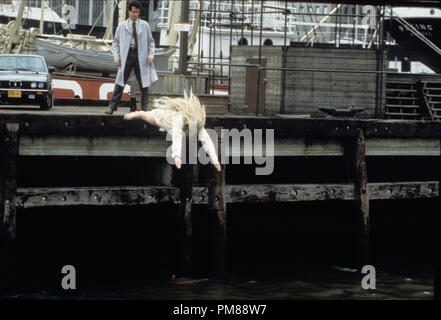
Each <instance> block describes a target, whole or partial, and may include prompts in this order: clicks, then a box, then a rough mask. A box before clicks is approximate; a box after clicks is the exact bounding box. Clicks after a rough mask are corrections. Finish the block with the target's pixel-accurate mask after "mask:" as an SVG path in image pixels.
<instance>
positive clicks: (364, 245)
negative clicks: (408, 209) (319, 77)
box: [344, 128, 371, 266]
mask: <svg viewBox="0 0 441 320" xmlns="http://www.w3.org/2000/svg"><path fill="white" fill-rule="evenodd" d="M356 132H357V134H356V136H355V137H351V138H349V139H347V140H346V142H345V151H344V153H345V155H344V157H345V161H346V167H347V168H349V171H348V174H349V180H350V181H351V182H352V183H353V184H354V198H355V201H354V207H355V214H356V215H357V221H358V225H359V240H358V243H359V245H358V247H357V257H358V264H359V265H360V266H363V265H367V264H369V263H370V261H371V259H370V221H369V220H370V217H369V192H368V179H367V166H366V144H365V135H364V131H363V129H360V128H358V129H357V131H356Z"/></svg>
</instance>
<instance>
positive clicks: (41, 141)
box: [20, 135, 170, 157]
mask: <svg viewBox="0 0 441 320" xmlns="http://www.w3.org/2000/svg"><path fill="white" fill-rule="evenodd" d="M169 145H170V142H167V141H166V137H165V135H161V136H152V137H148V136H147V137H139V136H138V137H124V136H120V137H118V136H116V137H115V136H114V137H109V136H104V137H79V136H54V135H51V136H31V137H29V136H23V138H22V139H21V141H20V156H108V157H112V156H113V157H126V156H129V157H165V154H166V151H167V148H168V147H169Z"/></svg>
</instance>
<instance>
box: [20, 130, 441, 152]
mask: <svg viewBox="0 0 441 320" xmlns="http://www.w3.org/2000/svg"><path fill="white" fill-rule="evenodd" d="M344 129H345V128H341V130H344ZM277 133H278V130H275V135H277ZM264 134H265V133H264ZM169 147H170V142H169V141H166V139H165V136H161V137H130V138H129V137H90V138H86V137H68V136H58V137H57V136H47V137H27V136H24V137H21V139H20V156H110V157H111V156H117V157H122V156H126V157H164V156H165V154H166V151H167V148H169ZM225 151H226V153H225V155H226V156H227V157H228V156H229V155H232V156H243V155H247V156H252V155H253V154H252V153H245V150H244V149H243V146H242V145H238V144H233V143H230V148H229V150H226V149H225ZM265 151H266V144H264V145H263V152H264V154H265ZM274 155H275V156H341V155H343V148H342V143H341V141H340V140H339V139H337V138H333V137H303V138H301V137H300V138H295V137H291V138H288V137H278V138H277V137H276V139H275V141H274ZM366 155H367V156H439V155H440V148H439V141H438V140H437V139H432V138H431V139H418V138H413V139H412V138H406V139H402V138H393V139H392V138H369V139H366Z"/></svg>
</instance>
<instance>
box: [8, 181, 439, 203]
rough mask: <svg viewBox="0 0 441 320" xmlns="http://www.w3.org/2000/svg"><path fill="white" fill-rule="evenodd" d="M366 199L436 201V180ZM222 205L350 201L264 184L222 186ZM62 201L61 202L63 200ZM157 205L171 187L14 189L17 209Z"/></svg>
mask: <svg viewBox="0 0 441 320" xmlns="http://www.w3.org/2000/svg"><path fill="white" fill-rule="evenodd" d="M367 190H368V192H369V195H370V200H397V199H418V198H436V197H438V196H439V194H440V192H439V182H438V181H416V182H394V183H368V184H367ZM224 194H225V202H226V203H240V202H274V201H279V202H299V201H324V200H345V201H346V200H354V186H353V185H351V184H292V185H290V184H286V185H285V184H273V185H271V184H267V185H226V186H225V191H224ZM63 199H65V200H63ZM158 203H172V204H179V203H180V198H179V189H178V188H175V187H99V188H87V187H86V188H32V189H28V188H22V189H18V190H17V206H18V207H21V208H33V207H46V206H76V205H87V206H130V205H147V204H158ZM193 203H194V204H208V203H209V191H208V188H206V187H194V188H193Z"/></svg>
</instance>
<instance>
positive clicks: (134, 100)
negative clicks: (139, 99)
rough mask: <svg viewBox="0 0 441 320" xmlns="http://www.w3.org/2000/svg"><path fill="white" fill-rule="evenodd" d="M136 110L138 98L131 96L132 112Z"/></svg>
mask: <svg viewBox="0 0 441 320" xmlns="http://www.w3.org/2000/svg"><path fill="white" fill-rule="evenodd" d="M133 111H136V98H130V112H133Z"/></svg>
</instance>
